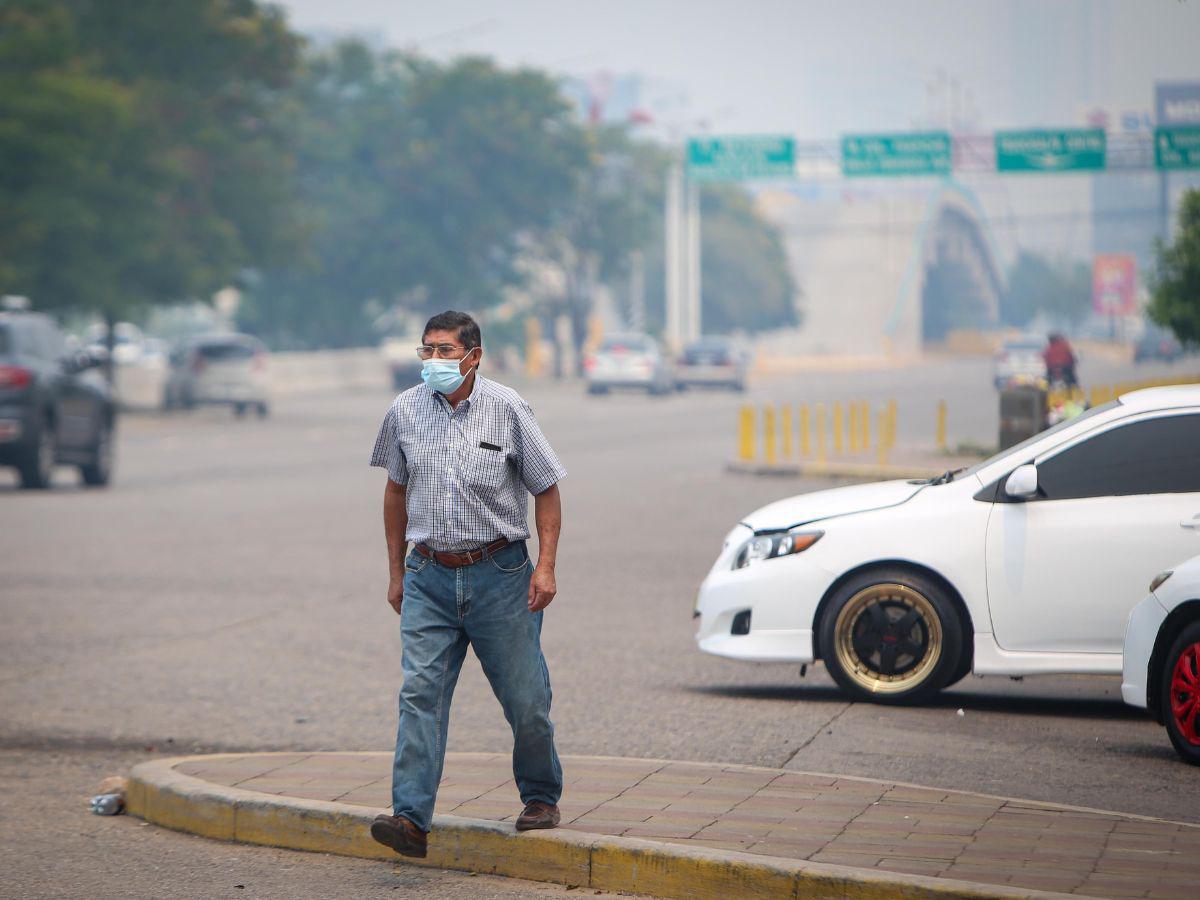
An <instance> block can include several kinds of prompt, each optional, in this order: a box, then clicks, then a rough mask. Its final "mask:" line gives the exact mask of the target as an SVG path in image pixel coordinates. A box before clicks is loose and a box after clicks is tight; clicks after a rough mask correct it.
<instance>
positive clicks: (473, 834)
mask: <svg viewBox="0 0 1200 900" xmlns="http://www.w3.org/2000/svg"><path fill="white" fill-rule="evenodd" d="M244 755H245V754H219V755H209V756H184V757H175V758H172V759H161V760H153V761H150V762H145V763H141V764H140V765H138V766H135V767H134V769H133V772H132V773H131V775H130V783H129V790H128V794H127V796H126V808H127V810H128V811H129V813H130V814H131V815H135V816H138V817H140V818H142V819H145V820H146V821H147V822H152V823H154V824H156V825H162V826H164V827H166V828H171V829H174V830H176V831H185V832H189V833H191V834H197V835H201V836H203V837H209V838H216V839H218V840H226V841H239V842H242V843H248V844H261V845H265V846H270V847H283V848H286V849H291V850H308V851H312V852H316V853H336V854H339V855H342V856H356V857H361V858H364V859H377V860H388V861H390V862H411V863H414V864H417V865H425V866H432V867H436V868H445V869H460V870H464V871H469V872H482V873H485V874H489V875H503V876H508V877H512V878H525V879H529V880H533V881H550V882H555V883H558V884H565V885H582V886H587V887H590V888H594V889H598V890H607V891H630V892H633V893H639V894H653V895H655V896H659V897H678V898H712V900H727V898H729V897H738V898H743V897H748V898H753V897H763V898H766V897H797V898H798V897H820V898H824V897H829V898H834V897H837V898H848V897H853V898H859V900H873V898H880V900H882V898H893V897H905V898H914V900H915V898H952V897H966V898H984V897H996V898H1017V897H1024V898H1054V897H1058V898H1063V897H1068V896H1072V895H1068V894H1055V893H1048V892H1042V891H1030V890H1022V889H1014V888H1006V887H1003V886H993V885H982V884H972V883H970V882H966V881H956V880H951V879H946V878H931V877H927V876H918V875H904V874H900V873H893V872H886V871H882V870H877V869H860V868H852V867H849V866H834V865H828V864H824V863H812V862H804V861H796V860H790V859H779V858H775V857H769V856H759V855H756V854H753V853H739V852H735V851H722V850H705V849H698V848H690V847H681V846H676V845H672V844H664V843H657V842H654V841H648V840H640V839H637V838H626V837H607V836H598V835H589V834H584V833H581V832H577V831H569V830H554V831H536V832H526V833H523V834H522V833H518V832H516V831H514V830H513V829H512V826H511V825H509V824H508V823H502V822H493V821H486V820H479V819H467V818H461V817H458V816H437V817H435V819H434V828H433V831H432V832H431V833H430V838H429V856H428V857H427V858H426V859H424V860H409V859H406V858H403V857H400V856H397V855H396V854H395V853H394V852H392V851H391V850H389V849H388V848H386V847H383V846H381V845H379V844H377V843H375V841H374V840H372V839H371V836H370V834H369V831H368V828H369V826H370V823H371V820H372V819H374V817H375V815H376V813H375V811H373V810H370V809H366V808H364V807H361V806H352V805H350V804H346V803H331V802H327V801H323V800H305V799H300V798H295V797H283V796H277V795H274V794H263V793H258V792H256V791H247V790H243V789H241V788H232V787H225V786H223V785H219V784H213V783H212V782H208V781H204V780H202V779H199V778H193V777H191V776H189V775H183V774H181V773H179V772H177V771H176V770H175V768H174V767H175V766H177V765H179V764H180V763H183V762H187V761H190V760H196V759H218V758H222V757H226V758H227V757H230V756H239V757H240V756H244Z"/></svg>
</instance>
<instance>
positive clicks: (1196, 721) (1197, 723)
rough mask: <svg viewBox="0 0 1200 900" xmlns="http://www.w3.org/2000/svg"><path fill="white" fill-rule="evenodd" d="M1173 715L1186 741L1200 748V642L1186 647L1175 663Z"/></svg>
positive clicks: (1172, 676) (1173, 674)
mask: <svg viewBox="0 0 1200 900" xmlns="http://www.w3.org/2000/svg"><path fill="white" fill-rule="evenodd" d="M1171 714H1172V715H1173V716H1174V717H1175V725H1176V727H1178V728H1179V733H1180V735H1182V736H1183V738H1184V740H1186V741H1187V742H1188V743H1189V744H1194V745H1196V746H1200V642H1197V643H1195V644H1192V645H1191V646H1190V647H1185V648H1184V650H1183V652H1182V653H1180V654H1179V658H1178V659H1177V660H1176V661H1175V671H1174V672H1173V673H1171Z"/></svg>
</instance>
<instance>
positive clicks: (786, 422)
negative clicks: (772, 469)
mask: <svg viewBox="0 0 1200 900" xmlns="http://www.w3.org/2000/svg"><path fill="white" fill-rule="evenodd" d="M779 437H780V443H781V444H783V447H782V448H781V452H782V455H783V458H784V459H786V460H789V461H790V460H791V458H792V408H791V406H789V405H787V404H784V406H783V407H782V408H781V409H780V410H779Z"/></svg>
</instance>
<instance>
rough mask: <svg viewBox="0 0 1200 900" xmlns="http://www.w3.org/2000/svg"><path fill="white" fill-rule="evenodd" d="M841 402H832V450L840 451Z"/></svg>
mask: <svg viewBox="0 0 1200 900" xmlns="http://www.w3.org/2000/svg"><path fill="white" fill-rule="evenodd" d="M842 447H843V444H842V404H840V403H835V404H833V452H834V453H841V452H842Z"/></svg>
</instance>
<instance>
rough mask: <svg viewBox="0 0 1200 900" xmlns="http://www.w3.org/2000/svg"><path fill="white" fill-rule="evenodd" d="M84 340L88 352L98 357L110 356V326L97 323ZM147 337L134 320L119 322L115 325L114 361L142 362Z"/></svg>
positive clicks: (118, 363)
mask: <svg viewBox="0 0 1200 900" xmlns="http://www.w3.org/2000/svg"><path fill="white" fill-rule="evenodd" d="M84 341H85V343H86V344H87V349H88V352H89V353H91V354H92V356H94V357H95V358H96V359H99V360H103V359H106V358H107V357H108V328H107V326H105V325H103V324H100V323H97V324H95V325H92V326H91V327H90V328H88V330H87V333H86V335H85V336H84ZM145 344H146V339H145V337H144V336H143V335H142V330H141V329H140V328H138V327H137V326H136V325H134V324H133V323H132V322H117V323H116V324H114V325H113V362H115V363H116V364H117V365H129V364H131V363H137V362H141V360H142V354H143V353H144V351H145Z"/></svg>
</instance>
